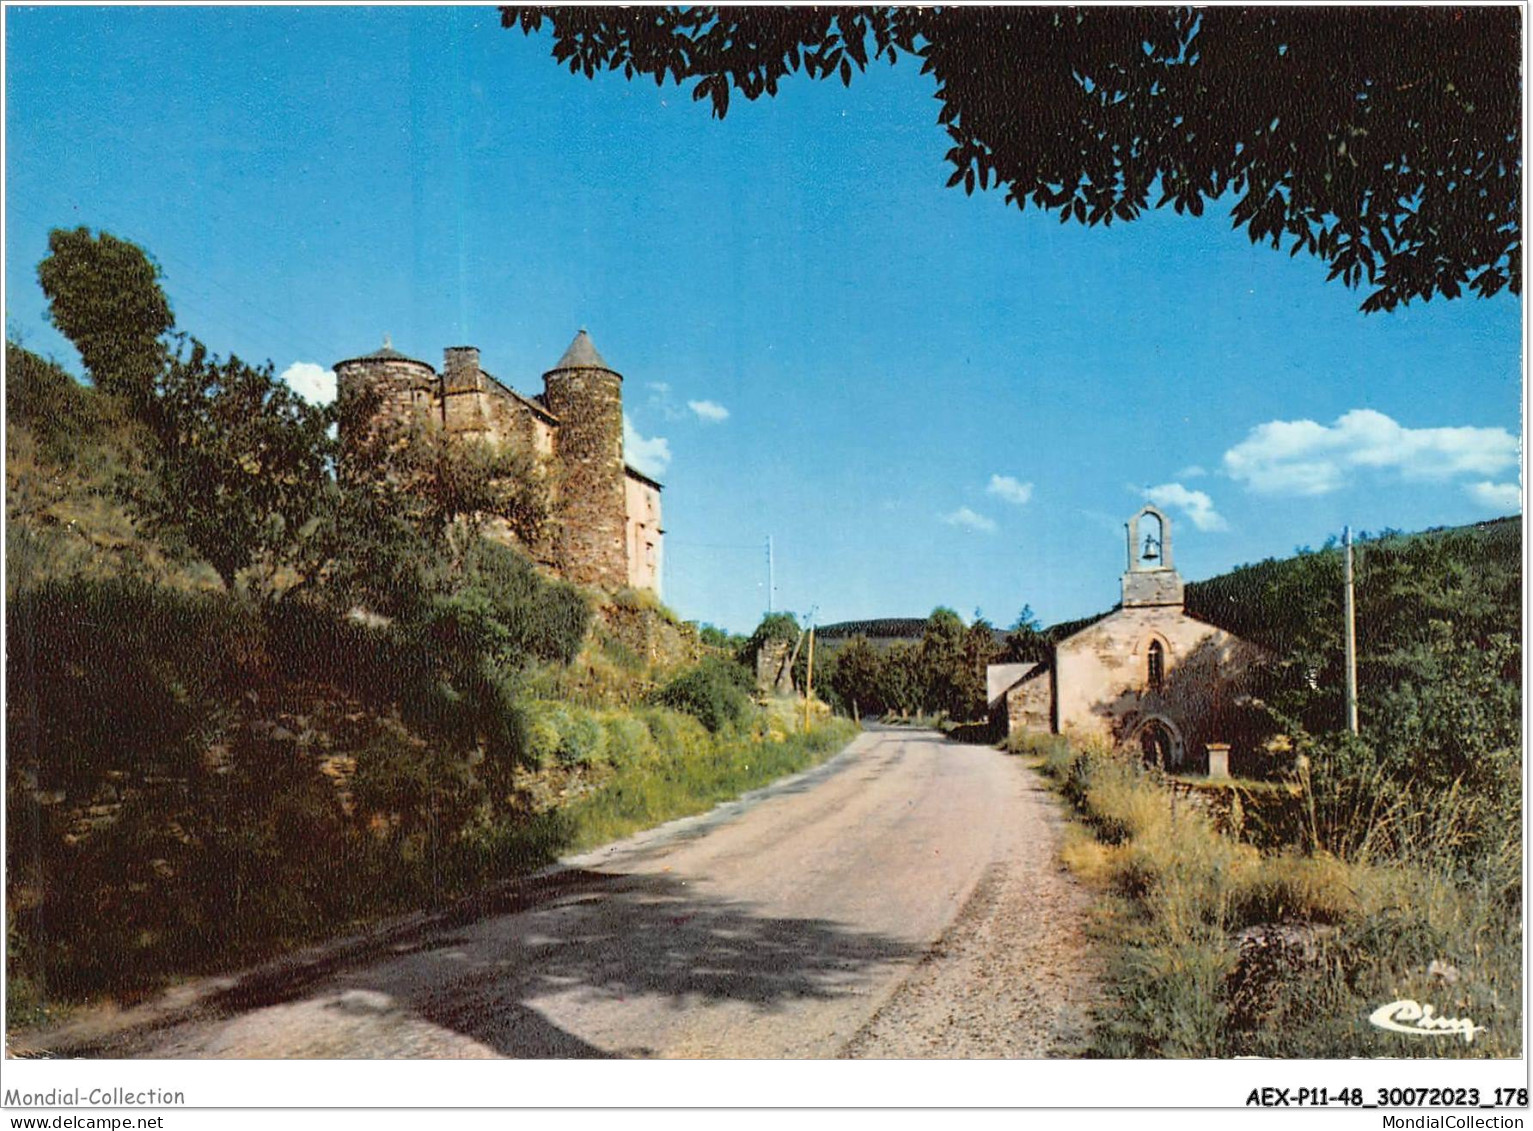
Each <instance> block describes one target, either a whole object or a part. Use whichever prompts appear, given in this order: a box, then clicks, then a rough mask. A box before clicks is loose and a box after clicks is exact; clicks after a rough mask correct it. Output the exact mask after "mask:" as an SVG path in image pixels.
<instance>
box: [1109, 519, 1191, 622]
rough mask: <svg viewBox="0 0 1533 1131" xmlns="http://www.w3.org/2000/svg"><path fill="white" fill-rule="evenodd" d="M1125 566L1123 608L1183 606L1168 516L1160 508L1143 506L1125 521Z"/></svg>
mask: <svg viewBox="0 0 1533 1131" xmlns="http://www.w3.org/2000/svg"><path fill="white" fill-rule="evenodd" d="M1127 531H1128V568H1127V569H1126V570H1125V571H1124V573H1123V607H1124V608H1142V607H1145V606H1163V605H1173V606H1175V607H1176V608H1181V607H1182V601H1183V587H1182V578H1181V575H1180V574H1178V573H1177V572H1176V567H1175V566H1174V565H1173V564H1172V563H1173V559H1172V557H1171V519H1170V518H1169V517H1167V515H1166V513H1165V512H1164V511H1162V510H1161V509H1160V508H1159V507H1153V506H1144V507H1141V508H1140V509H1139V512H1138V513H1137V514H1135V515H1134V517H1133V518H1131V519H1129V520H1128V523H1127Z"/></svg>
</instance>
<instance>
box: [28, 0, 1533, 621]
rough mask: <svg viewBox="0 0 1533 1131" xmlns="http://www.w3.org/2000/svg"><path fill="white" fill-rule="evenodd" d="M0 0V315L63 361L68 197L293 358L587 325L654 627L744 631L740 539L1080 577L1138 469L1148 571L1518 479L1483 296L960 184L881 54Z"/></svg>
mask: <svg viewBox="0 0 1533 1131" xmlns="http://www.w3.org/2000/svg"><path fill="white" fill-rule="evenodd" d="M5 15H6V27H7V39H6V61H7V80H6V81H7V90H6V94H7V103H6V107H7V108H6V126H7V133H6V137H7V142H6V146H7V149H6V174H7V180H6V190H7V195H6V208H7V212H6V232H5V240H6V245H5V246H6V265H5V285H6V294H5V315H6V325H7V330H8V332H9V333H10V335H11V336H12V337H19V338H20V339H21V340H22V341H23V342H24V343H25V344H26V345H28V346H29V347H30V348H33V349H35V350H38V351H40V352H42V353H45V354H51V355H53V356H55V357H57V358H58V359H59V360H60V361H62V362H63V363H64V364H66V365H67V366H69V367H71V368H72V369H74V370H75V371H76V372H78V371H79V366H78V359H77V357H76V356H75V355H74V353H73V351H72V349H71V348H70V347H69V346H68V344H67V343H66V342H64V341H63V340H62V339H61V338H59V337H58V335H57V334H56V333H55V332H54V331H53V330H52V329H51V328H50V327H49V326H48V325H47V323H46V320H45V318H44V313H45V304H44V300H43V298H42V295H41V293H40V292H39V290H38V288H37V284H36V276H35V268H36V264H37V262H38V261H39V260H40V259H41V258H42V257H43V256H44V255H45V254H46V246H47V232H48V230H49V229H50V228H52V227H61V226H65V227H72V226H76V225H80V224H85V225H89V226H91V227H92V228H104V229H106V230H108V231H111V232H113V233H114V234H116V235H119V236H122V237H124V238H128V239H132V240H134V241H135V242H138V243H139V244H141V245H142V246H143V247H145V248H146V249H148V250H149V251H150V252H151V253H152V254H153V255H154V256H155V257H156V259H157V260H158V261H159V263H160V264H161V266H162V268H163V270H164V275H165V277H164V280H163V285H164V287H165V290H166V292H167V294H168V295H169V296H170V298H171V301H172V304H173V306H174V309H175V312H176V316H177V320H178V323H179V325H180V326H181V327H182V328H183V329H186V330H189V331H191V332H193V333H195V334H197V335H198V336H199V337H201V338H202V339H203V340H204V341H206V342H208V343H209V345H210V346H212V347H213V348H215V349H217V350H219V351H220V352H234V353H238V354H239V355H240V356H242V357H246V358H247V359H253V360H264V359H267V358H270V359H271V360H272V361H273V362H274V363H275V365H276V367H277V368H278V370H279V371H285V370H288V369H289V368H290V367H293V366H295V365H296V366H298V368H297V369H295V370H294V373H295V374H297V375H298V377H299V378H300V379H301V377H302V376H303V375H304V374H309V375H311V376H312V375H313V374H316V373H321V372H323V370H324V369H326V368H328V366H330V365H331V364H333V363H334V362H335V361H336V360H338V359H340V358H343V357H348V356H353V355H355V354H358V353H363V352H366V351H368V350H371V349H373V348H376V346H377V345H378V344H380V343H381V341H382V338H383V335H384V334H389V335H391V337H392V339H393V343H394V345H395V346H396V347H397V348H399V349H402V350H404V351H405V352H407V353H410V354H412V355H414V356H417V357H420V358H422V359H424V360H427V361H430V362H432V363H433V364H436V365H438V366H439V365H440V361H441V351H442V349H443V347H445V346H449V345H459V344H473V345H478V346H479V347H480V348H481V350H482V351H483V355H482V356H483V362H484V365H485V367H486V368H487V369H489V370H490V371H491V372H493V373H495V374H496V376H498V377H500V378H502V379H503V380H506V381H508V382H509V383H511V384H513V385H514V386H516V387H517V388H519V389H522V390H523V391H526V392H537V391H539V390H540V389H541V373H542V372H543V370H544V369H546V368H547V366H548V365H550V364H552V363H553V361H554V360H555V359H557V358H558V357H559V355H560V354H561V353H562V352H563V350H564V348H565V346H566V345H568V343H569V340H570V338H571V337H572V336H573V335H574V333H575V331H576V330H577V329H579V328H580V327H582V326H584V327H587V328H588V329H589V331H590V333H591V335H592V337H593V339H594V340H595V342H596V344H597V346H598V347H599V348H600V349H601V351H602V352H603V354H604V355H605V356H606V358H607V360H608V361H609V362H610V363H611V364H612V365H613V366H614V367H615V368H617V369H618V370H620V371H621V372H622V373H623V374H624V375H625V387H624V395H625V405H626V408H627V413H628V416H629V418H630V422H631V426H632V429H633V434H632V437H631V442H630V457H631V458H634V459H636V461H646V462H647V463H648V466H649V469H650V470H651V471H652V472H654V473H657V474H658V475H659V477H660V478H661V479H662V480H663V481H664V482H665V484H666V494H665V522H666V527H667V531H668V533H667V545H666V550H667V560H666V573H665V591H666V597H667V600H668V602H669V603H670V604H671V605H673V606H674V607H675V608H676V609H677V611H678V612H680V613H681V614H682V615H683V616H686V617H688V618H693V619H699V620H706V621H712V622H714V623H717V624H722V625H725V626H728V627H730V628H733V629H737V630H748V629H749V628H750V627H751V626H752V625H754V623H755V622H756V620H757V619H758V618H759V616H760V614H761V612H762V611H763V610H764V608H765V606H766V593H765V576H766V568H765V553H764V543H765V539H766V537H767V536H768V535H771V536H772V537H773V539H774V543H775V548H776V560H777V569H776V580H777V593H776V598H775V603H776V606H777V608H779V609H783V608H786V609H791V610H795V611H798V612H801V613H803V612H807V611H808V610H809V609H811V608H814V609H816V619H817V620H818V621H820V622H821V623H825V622H827V621H834V620H841V619H847V618H854V617H856V618H860V617H870V616H895V615H924V614H926V613H927V612H929V611H930V610H931V609H932V608H933V607H934V606H936V605H939V604H945V605H950V606H952V607H954V608H956V609H958V610H959V612H960V613H962V614H963V615H964V616H965V617H966V618H967V617H970V616H972V615H973V613H974V611H975V610H976V609H979V610H982V612H983V613H984V615H985V616H987V617H989V618H990V619H991V620H993V621H996V622H998V623H1003V624H1004V623H1008V622H1010V621H1011V620H1012V619H1013V618H1014V617H1015V616H1016V614H1017V611H1018V610H1019V609H1020V608H1021V607H1022V605H1023V604H1024V603H1026V604H1031V606H1032V607H1033V609H1034V610H1036V611H1037V612H1038V613H1039V614H1040V616H1041V617H1042V618H1043V619H1044V620H1045V621H1046V622H1052V621H1055V620H1062V619H1067V618H1071V617H1076V616H1082V615H1086V614H1089V613H1092V612H1097V611H1100V610H1102V609H1105V608H1108V607H1110V606H1111V605H1112V604H1113V603H1114V601H1115V600H1116V597H1117V575H1118V573H1119V572H1120V571H1121V569H1122V558H1123V536H1122V524H1123V522H1124V521H1125V520H1126V519H1127V517H1128V516H1129V514H1131V513H1132V512H1133V511H1134V510H1136V509H1137V508H1138V507H1139V506H1141V505H1142V504H1143V502H1144V501H1145V498H1146V497H1152V498H1154V499H1156V500H1157V501H1161V502H1162V503H1164V504H1165V505H1166V509H1167V510H1168V511H1169V512H1170V514H1171V515H1172V518H1173V521H1174V522H1175V524H1176V525H1175V538H1176V557H1177V564H1178V565H1179V567H1180V568H1181V570H1182V572H1183V574H1184V575H1185V576H1187V577H1188V578H1199V577H1206V576H1209V575H1211V574H1214V573H1218V572H1221V571H1223V570H1225V569H1227V568H1229V567H1230V566H1233V565H1236V564H1238V563H1240V562H1245V561H1252V560H1257V559H1260V558H1263V557H1266V556H1269V555H1285V554H1288V553H1290V552H1292V550H1293V549H1294V548H1295V547H1296V546H1300V545H1306V544H1310V545H1318V544H1320V543H1321V542H1323V541H1324V540H1325V538H1326V537H1327V536H1328V535H1329V534H1332V533H1339V531H1340V529H1341V527H1342V525H1343V524H1345V523H1350V524H1351V525H1352V526H1353V527H1354V528H1362V529H1373V530H1377V529H1380V528H1383V527H1396V528H1400V529H1419V528H1422V527H1427V526H1434V525H1444V524H1457V523H1464V522H1473V521H1476V520H1481V519H1486V518H1492V517H1496V516H1499V515H1504V514H1509V513H1515V512H1516V511H1518V510H1520V503H1519V501H1518V500H1519V483H1520V453H1519V445H1520V437H1521V427H1520V419H1521V415H1520V414H1521V394H1522V368H1521V364H1522V363H1521V309H1520V305H1519V301H1518V300H1517V299H1516V298H1513V297H1510V296H1502V297H1499V298H1497V299H1493V300H1490V301H1480V300H1460V301H1455V302H1443V301H1441V300H1439V301H1435V302H1432V303H1429V304H1424V305H1421V304H1418V305H1414V306H1412V307H1410V308H1407V309H1405V310H1402V311H1398V312H1395V313H1393V314H1378V315H1371V316H1367V317H1364V316H1363V315H1361V314H1359V313H1358V312H1357V307H1358V304H1359V302H1360V301H1361V299H1362V293H1360V292H1353V291H1348V290H1346V289H1344V288H1343V287H1341V286H1340V285H1338V284H1327V283H1325V282H1324V277H1325V268H1324V267H1323V266H1322V265H1321V264H1319V263H1318V262H1317V261H1315V260H1312V259H1308V258H1304V257H1300V258H1297V259H1290V258H1289V257H1288V255H1287V254H1286V252H1283V253H1277V252H1273V251H1272V250H1270V249H1267V248H1262V247H1252V246H1251V245H1250V243H1249V242H1248V240H1247V239H1246V237H1245V236H1244V235H1243V234H1242V233H1239V232H1232V231H1231V230H1230V226H1229V221H1228V219H1227V209H1221V208H1217V207H1216V208H1214V209H1211V210H1210V212H1209V213H1208V214H1206V215H1205V216H1204V217H1202V218H1200V219H1194V218H1191V217H1179V216H1177V215H1175V213H1173V212H1171V211H1170V210H1164V211H1160V212H1156V213H1154V214H1152V215H1150V216H1147V217H1146V218H1144V219H1142V220H1139V221H1136V222H1134V223H1131V224H1127V225H1114V226H1113V227H1112V228H1109V229H1085V228H1080V227H1077V226H1075V225H1073V224H1072V225H1065V226H1062V225H1061V224H1060V223H1059V222H1058V221H1057V219H1054V218H1051V217H1048V216H1044V215H1041V214H1039V213H1036V212H1032V211H1029V212H1027V213H1025V214H1019V213H1018V212H1017V211H1016V210H1015V209H1007V208H1006V207H1005V206H1003V204H1002V203H1001V198H1000V195H999V194H996V193H992V194H989V195H984V194H977V195H976V196H974V197H966V196H964V194H963V193H962V192H961V191H959V190H952V189H946V188H944V187H943V186H944V184H945V181H946V179H947V174H948V172H949V170H948V169H947V168H946V167H945V166H944V165H943V161H942V158H943V153H944V152H945V150H946V148H947V141H946V135H945V134H944V133H943V132H942V131H941V130H940V129H939V128H938V127H937V126H936V125H935V120H936V114H937V109H938V105H937V103H936V102H935V101H934V100H933V99H932V97H931V94H932V84H931V82H930V80H929V79H926V78H923V77H922V76H920V75H919V74H917V68H916V67H914V66H911V65H908V64H902V65H901V66H898V67H895V68H889V67H887V66H880V67H878V68H875V69H874V70H872V71H871V72H870V73H869V74H867V75H864V76H860V77H858V78H856V79H854V81H853V83H852V86H851V87H850V89H843V88H842V87H841V86H840V84H839V83H836V84H823V83H812V82H806V81H803V80H798V81H790V82H788V83H787V84H785V85H784V87H783V88H782V90H781V93H780V94H779V95H778V97H777V98H776V99H774V100H763V101H761V102H758V103H754V104H752V103H746V102H744V101H741V100H738V99H737V100H735V101H734V102H732V104H731V110H730V113H729V116H728V118H727V119H725V120H724V121H723V122H718V121H714V120H713V119H712V118H711V117H710V116H709V113H708V111H707V109H706V104H705V103H696V102H694V101H693V100H692V98H691V95H690V92H689V91H687V90H678V88H676V87H674V86H669V85H668V86H666V87H664V88H656V87H655V86H654V85H653V83H645V82H634V83H629V82H625V81H624V80H622V79H621V78H619V77H616V76H605V77H601V78H599V79H598V80H597V81H594V82H592V81H587V80H585V79H584V78H576V77H572V76H571V75H569V74H568V73H567V72H566V71H564V70H563V69H562V68H560V67H558V66H557V65H555V64H554V63H553V62H552V60H551V59H550V58H549V54H548V48H549V44H548V41H547V39H546V37H542V38H533V39H528V38H525V37H524V36H523V35H522V34H521V33H520V32H509V31H503V30H501V29H500V28H499V26H498V18H497V14H496V12H495V11H494V10H493V9H487V8H478V9H446V8H429V9H402V8H368V9H349V10H346V9H333V8H332V9H302V8H269V9H241V8H223V9H195V8H152V9H137V10H135V9H124V8H115V9H85V8H48V9H25V8H14V7H13V8H9V9H7V10H6V13H5ZM306 367H307V368H306ZM1147 493H1148V494H1147Z"/></svg>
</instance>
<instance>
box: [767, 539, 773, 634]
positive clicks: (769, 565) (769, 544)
mask: <svg viewBox="0 0 1533 1131" xmlns="http://www.w3.org/2000/svg"><path fill="white" fill-rule="evenodd" d="M773 588H774V583H773V580H772V536H771V535H770V534H768V535H767V615H768V616H771V615H772V589H773Z"/></svg>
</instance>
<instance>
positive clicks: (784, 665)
mask: <svg viewBox="0 0 1533 1131" xmlns="http://www.w3.org/2000/svg"><path fill="white" fill-rule="evenodd" d="M789 658H790V657H789V653H788V641H786V640H763V641H762V642H761V650H760V651H759V652H757V653H756V690H757V692H758V693H759V694H761V695H792V694H793V670H792V669H791V668H790V667H789V666H788V660H789Z"/></svg>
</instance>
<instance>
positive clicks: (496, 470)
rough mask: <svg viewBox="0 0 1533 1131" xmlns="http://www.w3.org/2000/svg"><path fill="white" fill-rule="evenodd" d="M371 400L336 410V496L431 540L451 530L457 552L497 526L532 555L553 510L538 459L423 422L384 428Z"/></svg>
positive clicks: (443, 538)
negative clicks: (342, 442)
mask: <svg viewBox="0 0 1533 1131" xmlns="http://www.w3.org/2000/svg"><path fill="white" fill-rule="evenodd" d="M375 407H376V400H375V399H374V398H370V397H357V398H354V399H352V400H349V401H348V402H347V403H346V404H345V405H344V406H343V407H342V408H341V409H340V410H339V411H340V413H341V414H342V419H341V420H340V421H339V424H340V431H341V433H342V434H343V435H345V436H346V437H347V441H346V451H345V452H344V455H343V463H342V465H341V469H340V471H341V474H340V481H341V487H342V494H343V495H344V496H346V497H348V499H350V500H352V502H351V503H350V504H348V505H352V506H353V508H354V509H358V510H359V511H360V512H361V513H362V514H365V515H367V514H371V513H373V512H376V511H378V510H380V509H381V510H382V511H384V512H386V513H389V514H392V515H395V516H397V517H398V519H399V520H400V521H402V522H404V523H406V524H407V525H409V526H410V527H411V528H412V529H413V530H415V531H416V532H418V533H419V534H420V535H421V536H423V537H424V538H425V539H426V540H427V541H429V542H431V543H432V544H434V545H436V546H439V547H440V546H448V543H449V541H450V540H452V539H453V537H454V535H455V534H456V535H457V549H458V550H459V551H461V550H462V549H463V548H464V547H466V546H467V545H469V544H470V543H472V542H473V541H474V539H475V538H476V537H477V536H478V535H479V534H480V533H481V532H482V531H483V530H484V529H485V528H486V527H488V526H490V525H492V524H502V525H503V526H504V527H505V529H506V530H508V531H509V532H510V533H511V534H512V535H514V536H515V537H516V539H517V540H518V541H519V542H521V544H522V545H523V546H524V547H526V548H527V549H528V550H529V551H532V552H534V553H536V552H537V551H538V549H539V548H540V546H541V545H542V543H543V541H544V539H545V536H546V535H547V532H548V525H549V519H550V514H551V503H550V498H549V489H548V483H547V481H546V478H545V476H544V473H543V469H542V465H541V464H540V463H539V462H538V460H537V459H536V458H534V456H533V454H532V453H531V452H530V451H528V450H526V449H524V448H520V447H501V446H498V445H493V444H489V443H485V442H483V441H478V440H473V439H468V438H466V437H463V436H453V435H449V434H448V433H447V432H446V431H445V430H443V429H442V428H440V427H438V426H436V425H434V424H433V423H431V422H430V421H428V420H425V419H417V420H411V421H408V422H405V423H402V424H398V425H394V426H387V425H380V424H371V425H369V426H363V425H362V424H361V423H360V422H363V421H369V420H371V419H372V418H373V412H374V409H375Z"/></svg>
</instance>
